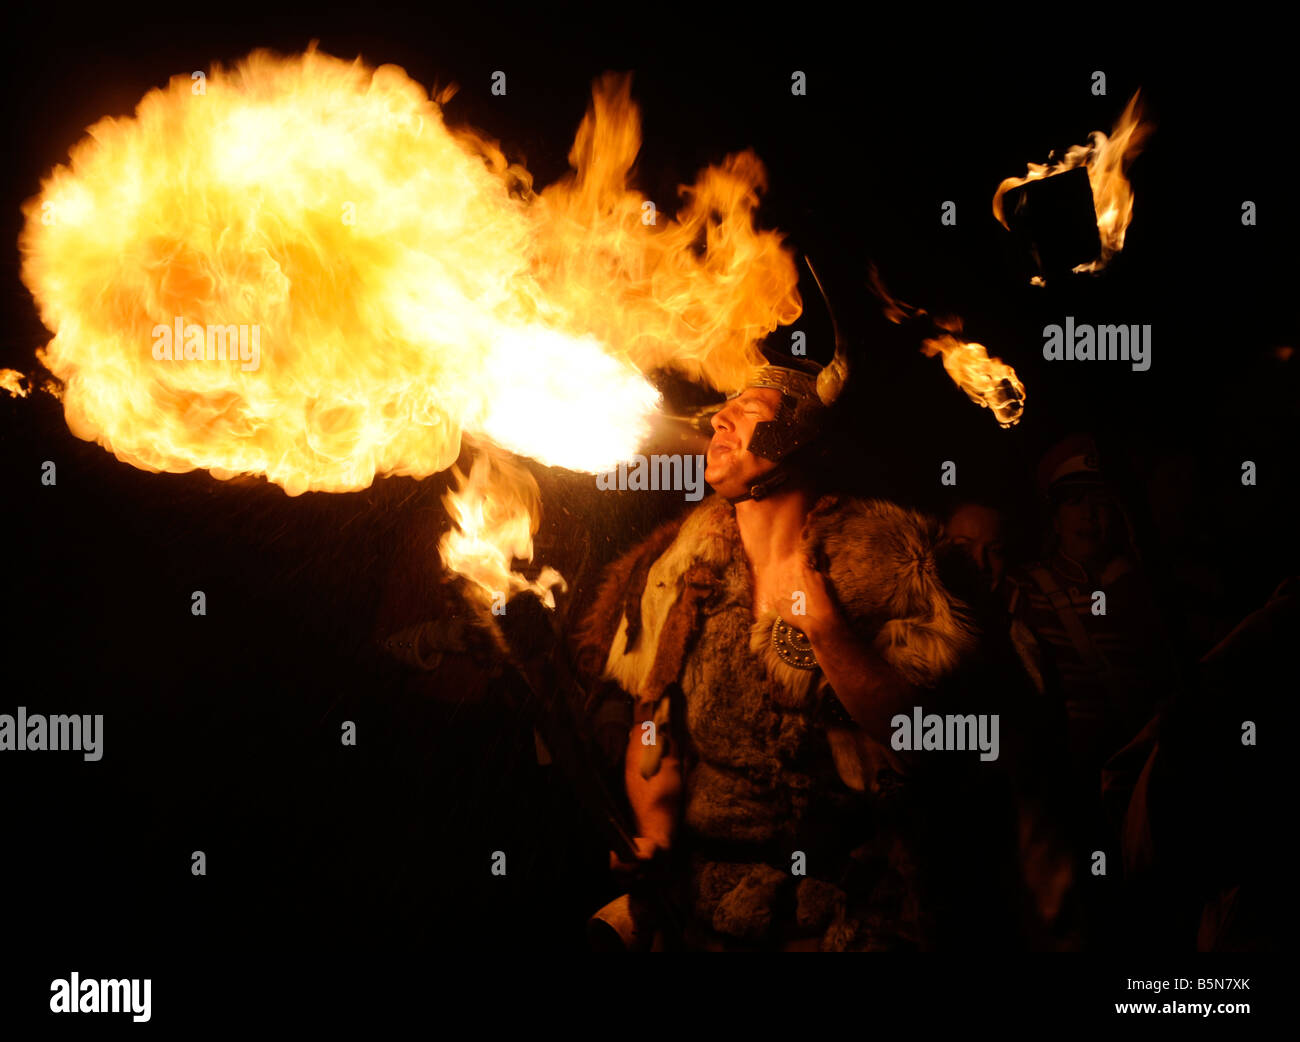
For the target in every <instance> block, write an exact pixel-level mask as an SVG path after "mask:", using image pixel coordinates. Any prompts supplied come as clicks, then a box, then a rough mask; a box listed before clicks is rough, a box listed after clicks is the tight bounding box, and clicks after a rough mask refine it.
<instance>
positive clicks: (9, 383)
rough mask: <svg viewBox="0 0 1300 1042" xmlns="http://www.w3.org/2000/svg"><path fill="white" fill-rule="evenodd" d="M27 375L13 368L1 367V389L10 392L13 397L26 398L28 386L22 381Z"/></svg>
mask: <svg viewBox="0 0 1300 1042" xmlns="http://www.w3.org/2000/svg"><path fill="white" fill-rule="evenodd" d="M25 379H26V377H25V376H23V374H22V373H20V372H17V371H15V370H13V369H0V390H5V391H8V392H9V397H11V398H26V397H27V388H26V387H24V386H23V384H22V382H23V380H25Z"/></svg>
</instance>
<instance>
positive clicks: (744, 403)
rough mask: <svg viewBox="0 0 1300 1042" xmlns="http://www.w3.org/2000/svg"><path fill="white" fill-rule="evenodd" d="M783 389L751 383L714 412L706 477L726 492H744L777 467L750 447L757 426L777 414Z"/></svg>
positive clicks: (736, 493) (713, 485)
mask: <svg viewBox="0 0 1300 1042" xmlns="http://www.w3.org/2000/svg"><path fill="white" fill-rule="evenodd" d="M780 405H781V392H780V391H778V390H776V388H774V387H750V388H747V389H746V390H745V391H743V392H742V393H741V394H740V395H738V396H737V397H735V398H733V399H731V401H729V402H727V404H726V405H724V406H723V407H722V408H721V409H719V410H718V411H717V412H716V413H715V414H714V416H713V420H712V423H713V440H712V441H710V442H709V451H708V453H707V455H706V456H705V464H706V466H705V469H704V480H705V481H707V482H708V483H709V484H710V485H711V486H712V487H713V489H714V490H715V491H717V492H720V493H721V494H722V495H724V496H740V495H744V493H745V492H747V491H748V490H749V487H750V486H751V485H753V484H754V482H755V481H757V480H759V479H760V478H761V477H762V476H763V475H764V474H766V473H768V472H769V471H771V470H775V469H776V463H774V462H773V461H772V460H769V459H764V458H763V457H761V456H755V455H754V454H753V453H752V452H750V451H749V442H750V440H751V439H752V438H753V437H754V428H755V427H756V426H757V425H758V424H760V423H762V422H763V421H764V420H772V419H775V418H776V411H777V409H778V408H779V407H780Z"/></svg>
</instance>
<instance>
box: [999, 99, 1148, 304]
mask: <svg viewBox="0 0 1300 1042" xmlns="http://www.w3.org/2000/svg"><path fill="white" fill-rule="evenodd" d="M1140 95H1141V91H1138V92H1136V93H1134V95H1133V97H1132V98H1130V99H1129V102H1128V104H1127V105H1126V106H1125V107H1124V112H1123V114H1122V115H1121V116H1120V117H1119V120H1118V122H1116V124H1115V127H1114V129H1113V130H1112V131H1111V133H1110V136H1109V137H1108V136H1107V135H1106V134H1104V133H1103V132H1102V131H1100V130H1094V131H1093V132H1092V133H1091V134H1089V135H1088V144H1086V145H1075V146H1073V147H1072V148H1070V149H1069V150H1068V151H1067V152H1066V153H1065V155H1064V156H1062V157H1061V158H1060V159H1059V160H1057V161H1056V162H1051V161H1050V159H1051V157H1049V162H1047V163H1030V164H1029V165H1028V166H1029V169H1028V172H1027V173H1026V174H1025V176H1024V177H1008V178H1007V179H1006V180H1004V181H1003V182H1002V183H1001V184H1000V185H998V188H997V191H996V192H994V194H993V216H994V217H995V218H997V220H998V223H999V224H1001V225H1002V226H1003V227H1004V228H1007V229H1008V230H1010V229H1011V227H1012V222H1014V223H1016V224H1017V225H1018V226H1020V227H1021V228H1022V229H1023V230H1024V231H1025V232H1026V233H1027V234H1028V235H1029V236H1030V238H1031V239H1032V240H1033V252H1034V254H1035V256H1036V258H1037V260H1038V263H1039V268H1040V274H1038V275H1036V276H1034V277H1033V278H1032V279H1031V280H1030V281H1031V282H1032V283H1033V284H1034V285H1036V286H1042V285H1045V284H1046V279H1045V277H1044V275H1043V274H1042V271H1043V269H1044V268H1045V267H1046V268H1050V267H1053V266H1054V265H1052V264H1051V263H1046V264H1045V258H1044V256H1043V253H1044V250H1045V249H1046V250H1048V251H1051V250H1052V249H1053V248H1054V247H1055V248H1057V251H1058V252H1070V251H1073V252H1074V253H1076V254H1077V253H1079V252H1080V251H1082V250H1084V249H1089V245H1088V244H1089V242H1090V243H1091V249H1092V250H1095V249H1097V248H1098V245H1099V248H1100V253H1098V254H1097V256H1096V257H1095V259H1093V260H1089V261H1086V262H1084V263H1080V264H1076V265H1074V267H1073V268H1072V269H1071V270H1072V271H1074V272H1075V273H1083V272H1092V273H1096V272H1099V271H1101V270H1102V269H1103V268H1105V267H1106V265H1108V264H1109V263H1110V262H1111V259H1112V258H1113V257H1114V256H1115V255H1116V254H1117V253H1119V252H1120V250H1122V249H1123V248H1124V235H1125V233H1126V232H1127V231H1128V226H1129V224H1130V222H1131V221H1132V220H1133V187H1132V185H1130V184H1129V181H1128V177H1127V176H1126V175H1125V172H1126V171H1127V169H1128V167H1129V164H1131V163H1132V162H1133V160H1134V159H1135V158H1136V157H1137V155H1138V153H1140V152H1141V151H1142V147H1143V145H1144V144H1145V143H1146V140H1147V138H1148V137H1149V136H1150V134H1151V132H1152V130H1153V129H1154V127H1153V125H1152V124H1151V122H1150V121H1148V120H1146V119H1144V117H1143V113H1142V107H1141V103H1140V101H1139V97H1140ZM1072 171H1082V172H1084V173H1086V174H1087V179H1086V184H1085V183H1084V181H1083V179H1082V177H1081V175H1080V174H1072V173H1071V172H1072ZM1048 179H1051V180H1050V184H1049V183H1047V182H1048ZM1035 184H1037V185H1040V186H1041V187H1040V188H1039V189H1038V190H1037V197H1036V198H1034V199H1031V198H1030V193H1029V191H1028V189H1029V188H1030V187H1032V186H1034V185H1035ZM1089 195H1090V196H1091V202H1092V207H1091V208H1090V209H1089V210H1088V211H1087V218H1086V225H1087V227H1086V230H1084V229H1083V228H1082V223H1083V222H1084V219H1083V218H1079V222H1080V224H1079V225H1076V226H1075V227H1074V228H1071V226H1070V217H1071V215H1073V214H1075V213H1082V212H1083V210H1082V208H1081V207H1079V206H1078V200H1079V199H1084V200H1086V199H1088V197H1089ZM1083 205H1084V206H1086V205H1087V204H1086V202H1085V203H1084V204H1083ZM1009 218H1010V220H1009ZM1094 220H1095V222H1096V224H1095V232H1094V230H1093V222H1094ZM1072 233H1073V235H1072ZM1062 240H1069V241H1068V242H1066V241H1062Z"/></svg>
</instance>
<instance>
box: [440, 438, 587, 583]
mask: <svg viewBox="0 0 1300 1042" xmlns="http://www.w3.org/2000/svg"><path fill="white" fill-rule="evenodd" d="M451 472H452V475H453V476H454V477H455V479H456V484H457V488H456V489H454V490H451V491H448V492H447V494H446V495H445V496H444V497H443V503H444V504H445V505H446V507H447V511H448V513H450V514H451V518H452V520H453V521H454V522H455V523H456V525H457V527H456V528H455V529H452V530H451V531H449V532H447V533H446V535H444V536H443V537H442V541H441V543H440V544H439V546H438V549H439V551H440V553H441V554H442V559H443V561H444V563H446V565H447V567H448V568H451V569H452V570H453V571H456V572H459V573H460V574H461V575H463V576H465V578H466V579H468V580H470V582H472V583H474V584H475V586H476V587H477V589H478V590H479V591H481V592H482V594H484V595H485V597H484V599H485V601H487V602H488V603H491V602H496V603H500V604H504V603H505V601H508V600H509V599H510V598H511V597H513V596H514V595H515V594H516V593H520V592H523V591H527V592H530V593H533V594H536V595H537V597H538V598H540V600H541V601H542V603H543V604H545V605H546V606H547V607H548V608H554V607H555V595H554V593H553V592H552V587H554V586H557V585H558V586H559V587H560V589H561V590H564V589H566V588H567V587H566V586H565V582H564V579H563V577H562V576H561V575H560V573H559V572H557V571H556V570H555V569H554V568H550V567H546V568H543V569H542V573H541V575H539V576H538V578H537V579H536V581H534V582H529V581H528V580H527V579H525V578H523V576H521V575H519V574H518V573H517V572H515V571H513V569H512V564H513V561H514V560H516V559H518V560H523V561H532V559H533V535H534V533H535V532H536V531H537V517H538V515H539V513H540V508H541V497H540V494H539V492H538V488H537V482H536V480H535V479H534V478H533V476H532V474H530V473H529V472H528V471H527V470H526V469H525V468H524V467H523V466H522V465H520V464H519V463H518V462H517V461H516V460H513V459H511V458H510V457H509V456H507V455H505V454H503V453H499V452H493V451H491V450H488V451H484V452H481V453H479V454H478V455H477V456H475V458H474V462H473V463H472V464H471V466H470V471H469V477H468V478H466V477H465V475H464V474H462V473H461V471H460V468H459V467H456V466H453V467H452V471H451Z"/></svg>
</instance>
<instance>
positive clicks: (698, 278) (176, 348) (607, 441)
mask: <svg viewBox="0 0 1300 1042" xmlns="http://www.w3.org/2000/svg"><path fill="white" fill-rule="evenodd" d="M196 89H197V88H196V87H195V85H194V82H193V81H192V79H191V78H190V76H188V75H185V76H177V77H174V78H173V79H172V80H171V82H170V83H169V85H168V86H167V87H166V88H165V89H162V90H154V91H151V92H150V93H149V94H148V95H146V96H145V97H144V98H143V99H142V101H141V102H140V104H139V106H138V107H137V109H136V113H135V116H134V117H133V118H124V119H113V118H106V119H104V120H101V121H100V122H99V123H97V124H95V125H94V126H93V127H91V128H90V130H89V131H88V137H86V138H85V139H83V140H82V141H81V142H80V143H78V144H77V145H76V147H75V148H74V149H73V150H72V153H71V158H70V163H69V164H68V165H67V166H59V167H57V168H55V169H54V171H53V172H52V173H51V174H50V176H49V177H48V178H46V179H45V180H44V181H43V183H42V189H41V192H40V194H39V195H38V196H36V197H35V198H33V199H31V200H29V201H28V202H27V204H26V205H25V206H24V213H25V214H26V223H25V226H24V228H23V231H22V234H21V237H20V249H21V251H22V254H23V265H22V277H23V281H24V283H25V284H26V285H27V287H28V288H29V289H30V290H31V292H32V294H33V297H34V298H35V300H36V303H37V306H38V308H39V311H40V316H41V319H42V321H43V322H44V323H45V325H46V327H47V328H48V329H49V330H51V332H52V333H53V334H54V336H53V339H52V340H50V342H49V344H48V345H47V346H46V347H45V348H44V349H43V350H41V351H38V352H37V357H38V358H39V359H40V360H41V361H42V362H43V363H44V364H45V365H46V367H48V368H49V369H50V371H51V372H52V373H54V375H55V376H56V377H57V378H58V379H59V380H60V381H62V384H63V388H64V393H63V402H64V410H65V416H66V419H67V422H68V425H69V427H70V428H71V430H72V431H73V432H74V433H75V434H77V435H78V436H79V437H82V438H85V439H87V440H95V441H97V442H99V443H100V444H102V445H103V446H104V447H105V448H107V449H109V450H110V451H111V452H113V453H114V454H115V455H116V456H117V457H118V458H119V459H121V460H123V461H125V462H128V463H131V464H132V465H134V466H137V467H140V468H142V469H145V470H150V471H171V472H177V473H179V472H185V471H189V470H193V469H195V468H203V469H207V470H208V471H210V472H211V473H212V474H213V476H215V477H217V478H229V477H232V476H234V475H236V474H259V475H265V476H266V478H267V479H268V480H270V481H272V482H274V483H276V484H278V485H280V486H281V487H283V488H284V490H285V491H286V492H287V493H288V494H289V495H297V494H299V493H302V492H305V491H309V490H319V491H329V492H343V491H350V490H355V489H361V488H365V487H367V486H368V485H369V484H371V482H372V481H373V480H374V478H375V477H376V476H377V475H383V474H399V475H412V476H415V477H424V476H427V475H429V474H433V473H435V472H438V471H441V470H444V469H446V468H447V467H449V466H451V465H452V463H453V462H455V460H456V459H457V458H458V456H459V454H460V451H461V445H462V436H467V437H470V438H471V439H472V440H473V442H474V443H475V444H476V445H478V446H479V447H480V448H485V449H491V448H492V447H493V446H496V447H499V448H501V449H506V450H509V451H510V452H513V453H517V454H519V455H525V456H530V457H532V458H534V459H537V460H539V461H541V462H543V463H545V464H548V465H556V466H562V467H566V468H569V469H573V470H580V471H588V472H592V473H594V472H599V471H603V470H608V469H612V467H613V466H615V465H616V464H617V462H618V461H619V460H620V459H626V458H628V457H629V456H631V455H632V454H634V453H635V452H636V451H637V449H638V447H639V445H640V444H641V443H642V441H643V440H644V438H645V436H646V433H647V431H648V429H649V424H650V422H651V420H652V418H653V416H654V413H655V410H656V408H657V405H658V403H659V396H658V394H657V392H656V391H655V390H654V388H653V387H651V386H650V384H648V383H647V382H646V380H645V379H644V376H643V374H646V373H649V372H650V371H651V370H652V369H655V368H657V367H670V368H674V369H676V370H678V371H679V372H681V373H682V374H683V375H685V376H687V377H689V378H691V379H695V380H702V381H704V382H707V383H709V384H711V385H713V386H714V387H715V388H717V389H719V390H723V391H731V390H736V389H738V388H739V387H740V386H741V385H742V384H743V380H744V375H745V374H746V373H747V372H748V369H749V367H750V366H752V365H753V364H755V363H757V362H758V361H760V360H761V359H760V356H759V354H758V352H757V350H756V348H755V347H754V344H755V342H756V341H757V339H759V338H760V337H761V336H763V335H764V334H766V333H767V332H770V331H771V330H772V329H774V328H776V326H777V325H778V324H784V323H789V322H792V321H794V319H795V318H797V317H798V315H799V313H800V300H799V295H798V292H797V290H796V288H795V286H796V282H797V277H796V272H795V267H794V261H793V258H792V257H791V255H790V252H789V251H788V250H787V249H785V248H784V247H783V246H782V244H781V237H780V236H779V235H777V234H776V233H773V232H769V231H760V230H758V229H756V228H755V226H754V221H753V216H754V211H755V209H756V207H757V203H758V195H759V193H760V191H762V190H763V189H764V187H765V180H764V179H765V174H764V171H763V168H762V165H761V164H760V163H759V161H758V160H757V158H756V157H754V156H753V155H752V153H742V154H739V155H736V156H731V157H728V158H727V160H726V161H725V162H724V163H723V164H721V165H720V166H718V167H712V168H709V169H708V170H706V171H705V172H704V173H703V174H702V175H701V177H700V179H699V180H698V181H697V183H696V184H695V185H694V186H693V187H691V188H688V189H682V191H683V193H684V194H685V196H686V200H685V205H684V207H683V208H682V211H681V213H680V214H679V215H678V216H677V217H676V219H670V218H667V217H665V216H664V215H661V214H659V213H658V211H657V208H655V207H654V206H653V205H652V204H651V203H650V201H649V200H646V199H644V197H643V196H641V195H640V194H639V193H637V192H636V191H634V190H633V189H631V188H630V187H628V184H627V180H628V175H629V172H630V170H631V166H632V163H633V160H634V158H635V156H636V153H637V150H638V147H639V143H640V127H639V117H638V114H637V110H636V107H635V105H633V104H632V102H631V100H630V84H629V81H628V79H627V78H626V77H606V78H605V79H604V80H603V81H601V82H599V83H598V84H597V85H596V88H595V90H594V97H593V102H592V107H591V110H590V111H589V112H588V114H587V117H586V118H585V119H584V120H583V123H582V126H581V128H580V129H579V131H578V135H577V139H576V141H575V144H574V147H573V151H572V153H571V156H570V160H571V163H572V164H573V166H574V168H575V169H574V172H573V173H572V174H571V175H570V176H569V177H568V178H566V179H565V180H563V181H561V182H560V183H558V184H555V185H552V186H550V187H549V188H547V189H546V190H544V191H542V192H541V193H536V192H534V191H533V187H532V178H531V175H529V173H528V171H527V170H525V169H523V168H522V167H520V166H518V165H511V164H510V163H508V162H507V161H506V158H505V156H504V154H503V153H502V151H501V149H500V148H499V147H498V146H497V145H496V143H495V142H492V141H490V140H488V139H487V138H485V137H483V136H482V135H480V134H478V133H476V132H474V131H472V130H453V129H449V128H448V127H447V125H446V124H445V123H444V121H443V116H442V105H443V104H444V103H445V102H446V101H447V100H448V99H449V98H450V97H451V96H452V93H453V91H451V90H447V91H444V92H442V93H441V94H439V95H438V96H436V97H433V98H430V97H429V95H428V93H427V92H426V90H425V89H424V88H423V87H421V86H420V85H419V84H417V83H415V82H414V81H413V80H411V79H410V78H409V77H408V76H407V75H406V74H405V72H403V71H402V70H401V69H399V68H397V67H396V66H391V65H386V66H382V67H380V68H378V69H374V70H371V69H369V68H367V67H366V66H364V65H363V64H362V63H361V62H360V61H356V62H351V63H349V62H345V61H341V60H339V59H336V58H332V57H329V56H327V55H324V54H321V53H319V52H317V51H316V50H315V49H314V48H313V49H312V50H310V51H308V52H307V53H306V54H303V55H298V56H295V57H291V58H279V57H275V56H273V55H271V54H269V53H267V52H255V53H254V54H252V55H250V56H249V57H248V58H247V59H245V60H244V61H243V62H241V63H240V64H239V65H237V66H236V67H235V68H234V69H233V70H230V71H228V72H227V71H225V70H223V69H221V68H216V69H214V70H213V71H212V73H211V75H210V76H209V77H208V78H207V80H206V84H205V89H204V90H203V91H202V92H200V93H196V92H195V91H196ZM236 345H238V346H237V347H236ZM503 459H504V457H503V456H502V455H501V454H500V453H499V452H494V453H493V455H492V458H491V460H490V461H489V462H485V463H484V464H483V465H481V466H480V464H479V462H477V461H476V463H475V464H474V465H473V466H472V467H471V471H470V477H469V480H468V485H467V486H466V487H465V489H464V490H462V492H460V493H453V494H452V496H451V502H452V503H453V504H456V505H455V506H454V507H453V509H454V510H455V511H456V512H457V513H458V516H459V520H460V521H461V523H462V525H466V526H469V527H468V528H464V529H463V532H464V535H465V537H466V540H465V542H463V543H461V542H457V541H456V540H452V541H450V542H449V543H448V544H447V546H446V548H445V550H444V556H445V560H446V563H447V564H448V566H449V567H453V568H460V567H462V566H464V567H466V568H467V569H469V570H471V571H473V572H474V573H475V574H476V575H480V576H483V569H484V567H486V566H485V565H484V564H483V563H482V562H483V559H486V558H491V557H492V555H491V554H486V553H485V551H484V545H483V544H484V541H485V540H493V541H495V545H497V546H498V548H499V550H500V552H499V553H497V554H496V556H495V560H496V561H497V562H498V564H497V566H496V567H497V568H498V569H500V568H501V567H505V568H506V573H505V574H500V572H499V571H498V573H497V574H496V575H495V576H493V577H491V578H487V577H484V579H483V582H481V583H480V585H481V586H482V588H483V589H484V590H485V591H488V590H492V591H496V590H503V589H511V590H514V589H520V588H531V586H530V584H526V583H525V584H523V585H522V586H521V585H520V580H519V579H518V577H515V581H511V578H510V575H509V571H508V564H509V557H510V556H514V557H522V558H525V559H526V558H527V557H528V556H529V554H530V553H531V549H530V544H531V532H532V531H534V530H535V528H536V516H535V515H536V507H537V504H536V497H535V496H533V497H531V498H530V497H529V496H528V495H522V496H521V495H520V494H519V491H518V490H519V479H518V474H513V475H511V474H510V472H509V468H508V467H507V466H506V465H505V464H504V463H503V462H502V460H503ZM476 475H477V476H476ZM529 481H531V477H529ZM524 484H525V485H526V483H524ZM458 496H465V497H468V498H465V499H458V498H457V497H458ZM493 496H497V497H498V498H499V499H501V501H502V502H508V503H512V504H513V507H512V509H514V510H516V511H518V512H519V514H518V516H517V517H516V518H515V519H514V521H513V522H509V523H508V522H507V519H505V518H504V517H503V516H502V515H501V509H503V508H497V507H494V508H493V509H492V510H485V509H476V508H474V507H473V503H474V501H475V500H476V499H479V498H482V499H486V500H490V499H492V498H493ZM520 531H522V532H524V533H525V535H523V536H520V535H519V534H518V533H519V532H520ZM525 549H527V550H528V552H527V553H525V552H522V551H524V550H525ZM507 551H508V552H509V553H508V554H507ZM517 551H518V552H517ZM503 554H505V555H506V556H505V557H504V558H503V556H502V555H503ZM503 559H504V561H505V565H501V563H500V562H501V561H502V560H503Z"/></svg>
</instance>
